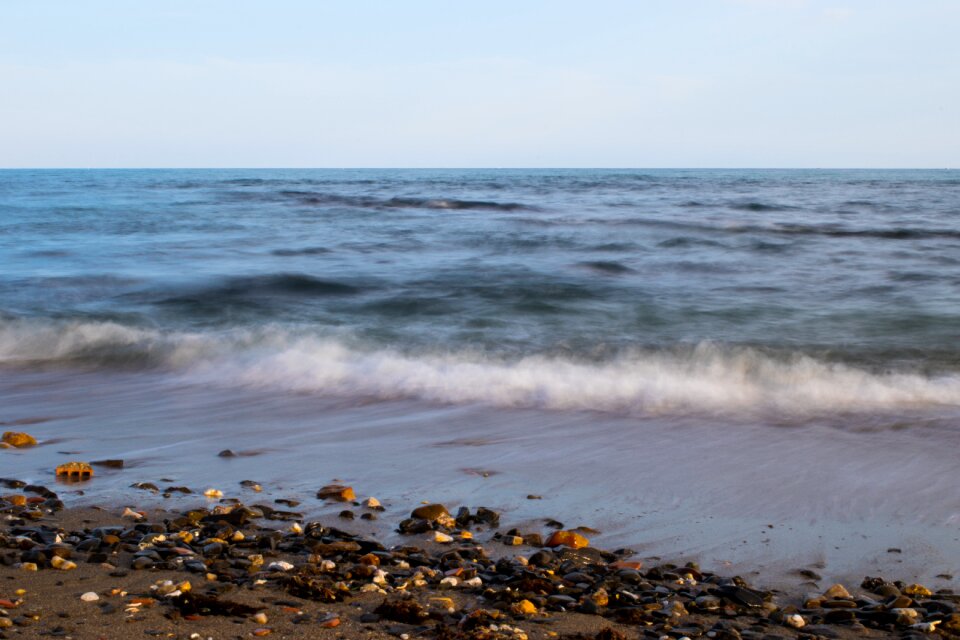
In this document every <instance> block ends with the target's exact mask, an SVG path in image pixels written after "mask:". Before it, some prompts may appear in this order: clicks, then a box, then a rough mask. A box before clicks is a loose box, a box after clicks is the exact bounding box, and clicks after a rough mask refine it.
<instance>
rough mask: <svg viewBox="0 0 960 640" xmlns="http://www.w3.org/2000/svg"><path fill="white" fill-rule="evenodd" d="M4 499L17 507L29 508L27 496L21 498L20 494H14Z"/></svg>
mask: <svg viewBox="0 0 960 640" xmlns="http://www.w3.org/2000/svg"><path fill="white" fill-rule="evenodd" d="M3 499H4V500H5V501H6V502H9V503H10V504H12V505H13V506H15V507H25V506H27V496H21V495H19V494H13V495H9V496H3Z"/></svg>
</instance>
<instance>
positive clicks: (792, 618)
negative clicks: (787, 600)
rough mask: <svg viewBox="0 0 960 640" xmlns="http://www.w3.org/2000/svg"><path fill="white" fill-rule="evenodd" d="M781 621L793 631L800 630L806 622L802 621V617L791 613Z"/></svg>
mask: <svg viewBox="0 0 960 640" xmlns="http://www.w3.org/2000/svg"><path fill="white" fill-rule="evenodd" d="M783 621H784V622H786V623H787V624H788V625H789V626H791V627H793V628H794V629H802V628H803V627H805V626H806V624H807V621H806V620H804V619H803V616H801V615H800V614H799V613H792V614H790V615H788V616H787V617H786V618H784V619H783Z"/></svg>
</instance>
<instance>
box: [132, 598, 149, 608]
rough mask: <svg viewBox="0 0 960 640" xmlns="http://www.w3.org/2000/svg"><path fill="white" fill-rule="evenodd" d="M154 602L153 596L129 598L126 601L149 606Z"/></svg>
mask: <svg viewBox="0 0 960 640" xmlns="http://www.w3.org/2000/svg"><path fill="white" fill-rule="evenodd" d="M155 602H156V600H154V599H153V598H131V599H130V601H129V602H127V604H140V605H143V606H145V607H149V606H152V605H153V603H155Z"/></svg>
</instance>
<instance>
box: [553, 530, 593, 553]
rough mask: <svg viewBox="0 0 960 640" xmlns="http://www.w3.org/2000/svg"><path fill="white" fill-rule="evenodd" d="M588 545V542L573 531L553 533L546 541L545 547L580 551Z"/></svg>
mask: <svg viewBox="0 0 960 640" xmlns="http://www.w3.org/2000/svg"><path fill="white" fill-rule="evenodd" d="M589 545H590V541H589V540H588V539H587V538H585V537H583V536H582V535H580V534H579V533H577V532H575V531H563V530H561V531H554V532H553V533H552V534H551V535H550V537H549V538H548V539H547V542H546V546H548V547H559V546H565V547H570V548H572V549H582V548H584V547H587V546H589Z"/></svg>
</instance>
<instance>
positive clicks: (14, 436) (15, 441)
mask: <svg viewBox="0 0 960 640" xmlns="http://www.w3.org/2000/svg"><path fill="white" fill-rule="evenodd" d="M0 441H2V442H5V443H6V444H8V445H10V446H11V447H16V448H18V449H19V448H22V447H33V446H36V444H37V439H36V438H34V437H33V436H32V435H30V434H29V433H23V432H22V431H4V432H3V437H2V438H0Z"/></svg>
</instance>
